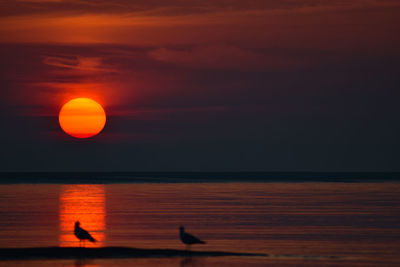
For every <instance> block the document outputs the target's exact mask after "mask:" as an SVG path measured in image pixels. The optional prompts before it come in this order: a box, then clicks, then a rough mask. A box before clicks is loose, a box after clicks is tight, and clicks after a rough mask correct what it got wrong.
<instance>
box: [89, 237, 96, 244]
mask: <svg viewBox="0 0 400 267" xmlns="http://www.w3.org/2000/svg"><path fill="white" fill-rule="evenodd" d="M88 239H89V241H90V242H93V243H94V242H96V241H97V240H96V239H94V238H93V237H92V236H89V238H88Z"/></svg>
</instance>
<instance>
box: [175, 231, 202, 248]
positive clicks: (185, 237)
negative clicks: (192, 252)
mask: <svg viewBox="0 0 400 267" xmlns="http://www.w3.org/2000/svg"><path fill="white" fill-rule="evenodd" d="M179 237H180V238H181V241H182V243H184V244H186V246H187V247H186V248H188V247H189V248H190V245H193V244H206V242H204V241H203V240H200V239H198V238H197V237H195V236H194V235H191V234H189V233H186V232H185V227H183V226H180V227H179Z"/></svg>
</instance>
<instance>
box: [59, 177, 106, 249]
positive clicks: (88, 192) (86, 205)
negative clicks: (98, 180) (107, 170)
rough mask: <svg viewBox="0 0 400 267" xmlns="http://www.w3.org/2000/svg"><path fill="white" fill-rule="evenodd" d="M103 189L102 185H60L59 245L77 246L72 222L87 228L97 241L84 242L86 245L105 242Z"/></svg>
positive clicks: (98, 244)
mask: <svg viewBox="0 0 400 267" xmlns="http://www.w3.org/2000/svg"><path fill="white" fill-rule="evenodd" d="M105 216H106V209H105V189H104V185H62V186H61V193H60V217H59V223H60V235H59V241H60V242H59V244H60V246H64V247H66V246H68V247H70V246H79V240H78V239H77V238H76V237H75V235H74V223H75V222H76V221H80V223H81V227H82V228H84V229H86V230H88V231H89V232H90V233H91V235H92V236H93V237H94V238H95V239H96V240H97V241H98V242H96V243H91V242H85V244H86V246H95V247H99V246H103V245H104V242H105V237H106V236H105V226H106V223H105Z"/></svg>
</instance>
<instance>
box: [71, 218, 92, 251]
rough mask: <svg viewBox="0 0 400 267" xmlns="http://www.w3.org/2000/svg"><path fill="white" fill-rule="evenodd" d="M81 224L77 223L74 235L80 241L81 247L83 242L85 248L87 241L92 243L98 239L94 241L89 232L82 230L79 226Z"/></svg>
mask: <svg viewBox="0 0 400 267" xmlns="http://www.w3.org/2000/svg"><path fill="white" fill-rule="evenodd" d="M80 224H81V223H80V222H78V221H76V222H75V231H74V234H75V236H76V237H77V238H78V239H79V246H81V241H82V240H83V246H85V239H87V240H89V241H90V242H93V243H94V242H96V239H94V238H93V237H92V236H91V235H90V234H89V232H88V231H86V230H85V229H83V228H81V227H80V226H79V225H80Z"/></svg>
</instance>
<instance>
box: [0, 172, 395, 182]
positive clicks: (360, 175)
mask: <svg viewBox="0 0 400 267" xmlns="http://www.w3.org/2000/svg"><path fill="white" fill-rule="evenodd" d="M398 181H400V172H0V184H18V183H49V184H81V183H87V184H112V183H220V182H299V183H301V182H341V183H362V182H398Z"/></svg>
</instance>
